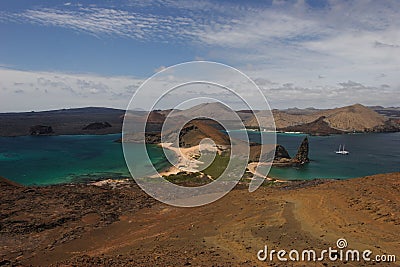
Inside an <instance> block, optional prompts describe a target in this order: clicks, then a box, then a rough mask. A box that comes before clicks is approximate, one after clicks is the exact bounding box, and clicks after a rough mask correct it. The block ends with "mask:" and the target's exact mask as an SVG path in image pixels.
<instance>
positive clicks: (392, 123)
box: [371, 118, 400, 133]
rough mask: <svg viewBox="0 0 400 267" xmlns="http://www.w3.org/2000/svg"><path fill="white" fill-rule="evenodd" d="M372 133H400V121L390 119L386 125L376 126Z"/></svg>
mask: <svg viewBox="0 0 400 267" xmlns="http://www.w3.org/2000/svg"><path fill="white" fill-rule="evenodd" d="M371 132H375V133H390V132H393V133H394V132H400V119H393V118H391V119H388V120H387V121H385V124H383V125H379V126H375V127H374V128H373V129H372V130H371Z"/></svg>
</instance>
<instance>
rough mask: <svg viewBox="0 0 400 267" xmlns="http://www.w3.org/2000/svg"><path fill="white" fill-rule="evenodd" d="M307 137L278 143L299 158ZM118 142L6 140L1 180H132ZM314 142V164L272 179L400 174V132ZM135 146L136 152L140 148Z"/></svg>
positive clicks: (284, 137)
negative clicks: (343, 149) (341, 151)
mask: <svg viewBox="0 0 400 267" xmlns="http://www.w3.org/2000/svg"><path fill="white" fill-rule="evenodd" d="M263 134H264V133H263ZM265 134H268V133H265ZM304 137H305V135H303V134H278V138H277V139H278V143H279V144H281V145H283V146H284V147H285V148H286V149H287V150H288V152H289V153H290V155H291V156H294V155H295V153H296V151H297V148H298V146H299V145H300V143H301V141H302V140H303V138H304ZM118 138H120V135H118V134H114V135H71V136H23V137H0V176H3V177H5V178H8V179H10V180H12V181H15V182H18V183H21V184H24V185H49V184H59V183H76V182H87V181H92V180H98V179H106V178H122V177H130V175H129V171H128V168H127V166H126V164H125V160H124V157H123V153H122V147H121V144H120V143H117V142H115V140H117V139H118ZM308 138H309V144H310V156H309V157H310V159H311V162H310V163H309V164H307V165H305V166H303V167H301V168H275V167H274V168H272V169H271V172H270V174H269V176H271V177H275V178H280V179H288V180H298V179H302V180H307V179H313V178H334V179H347V178H353V177H360V176H366V175H372V174H377V173H388V172H396V171H400V145H399V144H400V133H380V134H372V133H371V134H347V135H333V136H309V137H308ZM250 139H251V140H252V141H257V135H256V134H254V133H251V132H250ZM340 144H344V145H345V146H346V150H348V151H349V152H350V154H349V155H337V154H336V153H335V151H336V150H337V149H338V147H339V145H340ZM131 145H132V148H133V149H132V151H133V152H132V153H135V149H134V146H135V144H131ZM148 151H149V155H150V158H151V159H152V162H153V164H154V165H155V166H156V167H157V169H162V168H165V167H167V166H168V162H166V158H165V156H164V155H163V153H162V149H161V148H160V147H158V146H156V145H149V146H148ZM136 159H137V162H136V164H135V165H136V166H138V167H140V166H141V162H140V161H141V157H140V155H138V157H136ZM143 162H144V161H143ZM143 164H144V163H143Z"/></svg>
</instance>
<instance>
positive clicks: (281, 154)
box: [274, 145, 291, 160]
mask: <svg viewBox="0 0 400 267" xmlns="http://www.w3.org/2000/svg"><path fill="white" fill-rule="evenodd" d="M282 159H291V158H290V155H289V153H288V152H287V150H286V148H284V147H283V146H282V145H276V148H275V157H274V160H282Z"/></svg>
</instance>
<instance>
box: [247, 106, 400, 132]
mask: <svg viewBox="0 0 400 267" xmlns="http://www.w3.org/2000/svg"><path fill="white" fill-rule="evenodd" d="M273 115H274V119H275V125H276V129H277V130H280V131H299V132H306V133H311V134H313V133H314V134H336V133H340V132H343V133H345V132H371V131H378V130H376V129H380V130H379V131H386V130H387V131H393V130H394V128H396V123H389V124H388V123H387V121H388V120H389V119H388V118H386V117H384V116H382V115H380V114H379V113H377V112H375V111H374V110H372V109H370V108H368V107H365V106H363V105H361V104H355V105H351V106H347V107H341V108H334V109H324V110H310V109H307V112H301V111H300V110H296V112H293V110H291V109H290V110H287V111H280V110H273ZM321 118H323V119H321ZM245 124H246V126H247V127H255V126H256V125H257V124H256V121H255V118H254V117H252V118H250V119H248V120H246V121H245ZM386 125H389V126H390V127H389V126H387V127H386ZM393 125H394V126H393ZM398 130H400V128H398Z"/></svg>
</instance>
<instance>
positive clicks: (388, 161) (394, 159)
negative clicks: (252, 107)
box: [250, 133, 400, 180]
mask: <svg viewBox="0 0 400 267" xmlns="http://www.w3.org/2000/svg"><path fill="white" fill-rule="evenodd" d="M305 136H306V135H302V134H278V138H277V140H278V143H279V144H281V145H283V146H284V147H285V148H286V149H287V150H288V152H289V154H290V155H291V156H292V157H293V156H294V155H295V154H296V152H297V149H298V146H299V145H300V144H301V142H302V140H303V139H304V137H305ZM250 138H251V137H250ZM308 140H309V146H310V154H309V158H310V160H311V162H310V163H309V164H306V165H305V166H303V167H301V168H276V167H273V168H272V169H271V171H270V174H269V176H271V177H276V178H283V179H287V180H294V179H314V178H337V179H346V178H354V177H360V176H366V175H372V174H377V173H388V172H398V171H400V133H379V134H372V133H371V134H346V135H333V136H308ZM340 144H344V145H345V147H346V150H347V151H349V152H350V154H348V155H338V154H336V153H335V151H336V150H338V148H339V145H340Z"/></svg>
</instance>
